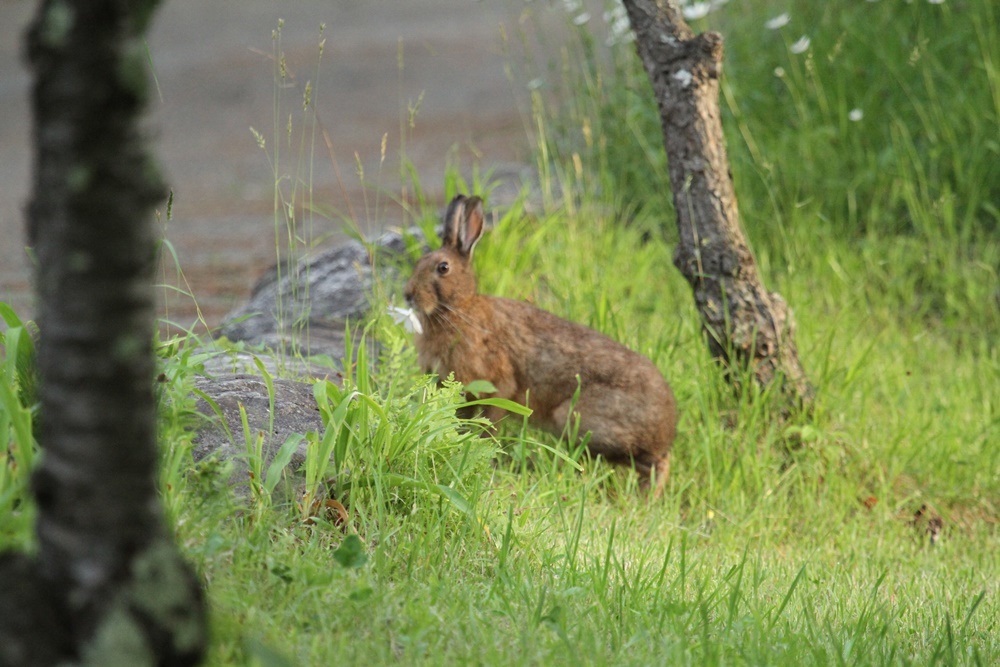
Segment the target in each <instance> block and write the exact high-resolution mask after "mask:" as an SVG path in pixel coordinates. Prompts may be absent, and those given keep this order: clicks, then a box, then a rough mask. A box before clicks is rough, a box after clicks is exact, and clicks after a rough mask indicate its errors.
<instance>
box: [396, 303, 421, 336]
mask: <svg viewBox="0 0 1000 667" xmlns="http://www.w3.org/2000/svg"><path fill="white" fill-rule="evenodd" d="M389 315H391V316H392V321H393V322H395V323H396V324H402V325H403V328H404V329H406V331H407V332H408V333H417V334H422V333H423V332H424V328H423V327H422V326H420V320H419V319H418V318H417V313H416V311H414V310H413V309H412V308H399V307H397V306H389Z"/></svg>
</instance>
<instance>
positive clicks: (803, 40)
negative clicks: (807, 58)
mask: <svg viewBox="0 0 1000 667" xmlns="http://www.w3.org/2000/svg"><path fill="white" fill-rule="evenodd" d="M809 44H810V42H809V38H808V37H806V36H805V35H802V36H801V37H799V41H797V42H795V43H794V44H792V45H791V46H789V47H788V50H789V51H791V52H792V53H795V54H799V53H805V52H806V51H808V50H809Z"/></svg>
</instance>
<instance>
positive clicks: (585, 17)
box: [573, 12, 590, 25]
mask: <svg viewBox="0 0 1000 667" xmlns="http://www.w3.org/2000/svg"><path fill="white" fill-rule="evenodd" d="M589 20H590V14H589V13H588V12H583V13H582V14H577V15H576V16H575V17H573V25H583V24H584V23H586V22H587V21H589Z"/></svg>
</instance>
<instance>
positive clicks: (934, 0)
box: [927, 0, 944, 5]
mask: <svg viewBox="0 0 1000 667" xmlns="http://www.w3.org/2000/svg"><path fill="white" fill-rule="evenodd" d="M927 2H929V3H930V4H932V5H943V4H944V0H927Z"/></svg>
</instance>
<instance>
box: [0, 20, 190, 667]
mask: <svg viewBox="0 0 1000 667" xmlns="http://www.w3.org/2000/svg"><path fill="white" fill-rule="evenodd" d="M156 4H157V3H156V0H45V1H43V2H42V3H41V5H40V7H39V9H38V13H37V15H36V17H35V20H34V23H33V24H32V26H31V29H30V32H29V35H28V49H27V53H28V58H29V61H30V63H31V66H32V68H33V69H34V74H35V83H34V88H33V92H32V103H33V113H34V119H35V128H34V144H35V149H36V150H35V174H34V184H33V189H34V192H33V195H32V201H31V204H30V209H29V223H28V226H29V239H30V243H31V245H32V246H33V247H34V248H35V252H36V255H37V258H38V270H37V274H36V286H37V290H38V296H39V325H40V330H41V341H40V348H39V355H38V359H39V377H40V399H41V426H40V431H39V443H40V444H41V446H42V450H43V453H44V455H43V459H42V464H41V467H40V468H39V469H38V470H37V471H36V473H35V475H34V477H33V480H32V486H33V491H34V495H35V499H36V502H37V509H38V518H37V533H38V553H37V556H36V557H34V558H28V557H26V556H19V555H14V554H4V555H2V556H0V575H2V576H4V580H5V581H11V578H12V577H16V582H17V585H16V586H11V587H10V588H7V585H6V584H5V585H4V589H0V612H3V613H2V614H0V663H2V664H5V665H6V664H30V665H44V664H56V663H59V664H63V663H74V664H75V663H84V664H92V665H192V664H195V663H197V662H198V661H199V660H200V657H201V655H202V653H203V651H204V647H205V641H206V630H205V612H204V606H203V599H202V594H201V589H200V586H199V585H198V581H197V579H196V577H195V575H194V574H193V572H191V570H190V569H189V568H188V566H187V565H186V564H185V563H184V562H183V561H182V560H181V558H180V556H179V554H178V552H177V550H176V549H175V547H174V545H173V542H172V539H171V536H170V533H169V531H168V529H167V527H166V525H165V521H164V517H163V514H162V510H161V508H160V504H159V500H158V497H157V489H156V464H157V459H158V455H157V450H156V441H155V404H154V397H153V388H152V385H153V369H154V365H153V355H152V349H151V342H152V339H153V327H154V299H153V286H152V278H153V275H154V260H155V246H154V237H153V226H152V207H153V205H154V203H155V202H157V201H161V200H162V198H163V195H164V187H163V185H162V183H161V180H160V177H159V175H158V173H157V171H156V168H155V165H154V164H153V162H152V160H151V158H150V157H149V155H147V154H146V152H145V149H144V141H143V139H144V138H143V133H142V130H141V127H140V122H139V116H140V113H141V111H142V108H143V106H144V104H145V101H146V96H147V81H146V78H147V73H146V70H147V65H146V49H145V45H144V41H143V40H144V33H145V29H146V26H147V24H148V22H149V20H150V19H151V17H152V14H153V11H154V9H155V7H156Z"/></svg>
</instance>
